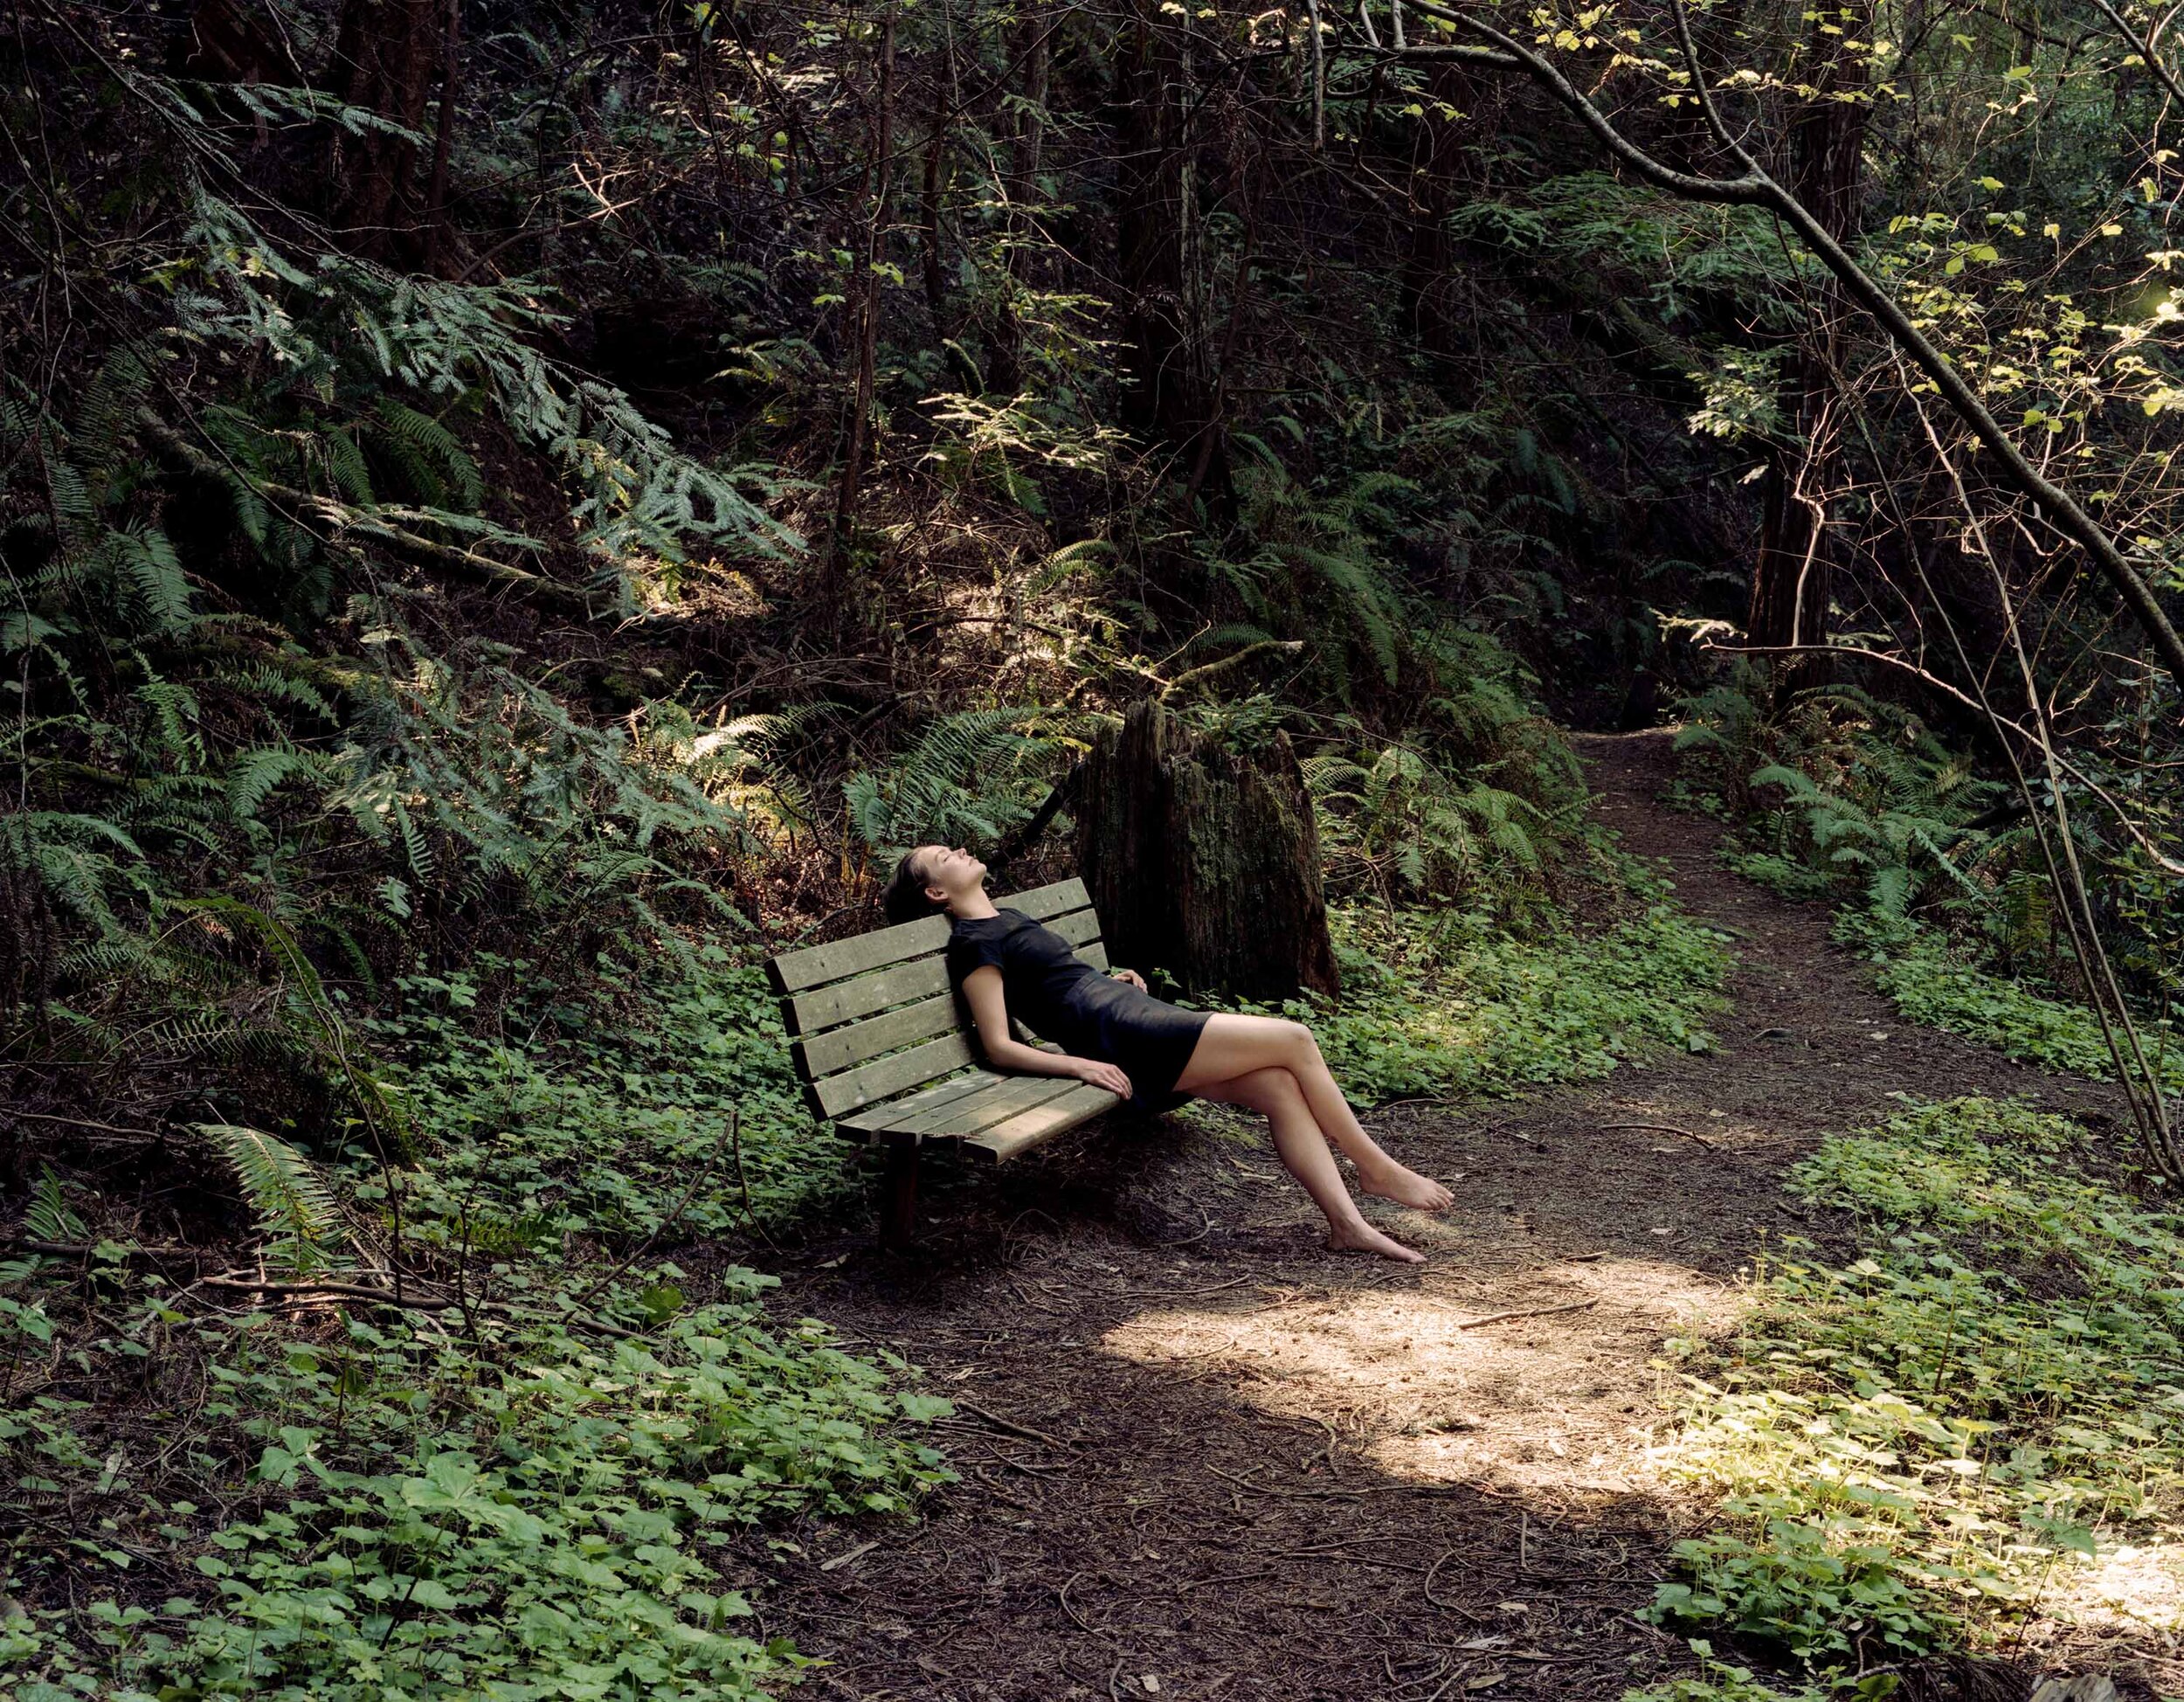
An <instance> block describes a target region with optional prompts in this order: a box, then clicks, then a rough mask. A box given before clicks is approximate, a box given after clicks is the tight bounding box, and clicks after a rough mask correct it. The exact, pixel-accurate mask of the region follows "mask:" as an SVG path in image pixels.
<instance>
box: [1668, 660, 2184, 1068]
mask: <svg viewBox="0 0 2184 1702" xmlns="http://www.w3.org/2000/svg"><path fill="white" fill-rule="evenodd" d="M1743 684H1744V686H1745V687H1752V688H1754V689H1756V687H1754V686H1753V682H1752V681H1751V680H1750V679H1746V680H1745V681H1744V682H1743ZM1686 708H1687V710H1688V712H1689V713H1690V720H1689V722H1688V723H1686V724H1685V726H1684V727H1683V729H1682V730H1681V731H1680V732H1679V733H1678V735H1677V738H1676V744H1677V748H1678V750H1679V751H1683V753H1684V754H1685V772H1684V773H1683V775H1682V776H1680V777H1679V778H1678V780H1677V781H1676V785H1675V786H1674V788H1673V795H1674V796H1676V798H1678V799H1680V800H1681V801H1683V802H1684V803H1686V804H1689V805H1690V806H1693V807H1696V808H1699V809H1702V810H1705V811H1707V812H1709V813H1713V814H1716V815H1717V816H1719V817H1722V818H1723V819H1724V820H1727V821H1728V822H1729V824H1730V827H1731V834H1730V836H1729V838H1728V840H1727V841H1725V842H1724V845H1723V847H1722V851H1721V856H1722V861H1724V864H1725V865H1726V866H1727V867H1728V868H1731V869H1732V870H1734V871H1735V872H1736V873H1738V875H1743V876H1744V877H1745V879H1747V880H1751V881H1754V882H1758V883H1759V884H1760V885H1762V886H1766V887H1768V888H1770V889H1773V890H1774V891H1776V892H1779V893H1780V894H1781V895H1782V896H1785V897H1787V898H1794V899H1800V900H1806V899H1828V900H1831V901H1833V902H1834V903H1835V904H1836V906H1837V913H1836V920H1835V930H1834V933H1835V940H1836V942H1837V943H1838V944H1842V945H1845V946H1848V947H1849V948H1851V949H1852V950H1854V951H1856V952H1857V953H1858V954H1859V955H1861V956H1862V957H1863V958H1866V959H1867V960H1868V961H1869V962H1870V963H1871V964H1872V965H1874V966H1875V972H1876V980H1877V982H1878V984H1879V986H1880V987H1881V989H1882V991H1883V993H1886V994H1887V995H1888V996H1889V998H1890V999H1891V1000H1893V1001H1894V1002H1895V1004H1896V1006H1897V1009H1898V1010H1900V1011H1901V1012H1902V1013H1903V1014H1904V1016H1905V1017H1907V1018H1909V1019H1910V1020H1911V1021H1918V1022H1925V1023H1930V1024H1932V1026H1934V1027H1939V1028H1945V1029H1947V1030H1949V1031H1950V1032H1952V1033H1954V1034H1962V1035H1964V1036H1966V1038H1968V1039H1971V1040H1976V1041H1981V1042H1983V1043H1985V1044H1987V1045H1990V1046H1993V1047H1994V1048H1997V1049H1998V1050H2000V1051H2001V1052H2003V1053H2005V1054H2007V1055H2008V1056H2010V1057H2013V1058H2017V1059H2020V1060H2022V1061H2024V1062H2028V1063H2035V1064H2038V1065H2039V1066H2041V1067H2042V1068H2043V1069H2052V1070H2056V1071H2059V1072H2062V1073H2065V1074H2070V1075H2079V1076H2091V1077H2094V1078H2096V1079H2110V1080H2112V1079H2114V1077H2115V1076H2116V1073H2117V1070H2116V1051H2115V1049H2111V1036H2112V1037H2113V1044H2114V1048H2119V1049H2121V1050H2122V1052H2123V1053H2124V1055H2125V1059H2126V1061H2127V1063H2129V1064H2130V1065H2131V1066H2132V1067H2133V1068H2135V1067H2136V1061H2137V1059H2138V1058H2139V1057H2143V1059H2144V1060H2145V1073H2146V1075H2147V1076H2150V1077H2151V1079H2153V1080H2155V1081H2158V1082H2160V1083H2163V1084H2165V1086H2166V1088H2167V1090H2168V1091H2171V1092H2174V1091H2175V1090H2176V1089H2177V1088H2178V1087H2179V1086H2180V1085H2184V1055H2180V1053H2179V1051H2178V1048H2177V1046H2176V1044H2175V1035H2174V1027H2173V1024H2172V1022H2171V1021H2170V1016H2169V1012H2170V1009H2171V1005H2172V1001H2173V999H2174V994H2175V993H2176V991H2177V988H2178V979H2177V973H2178V972H2177V964H2176V961H2175V959H2174V951H2173V945H2174V940H2173V937H2172V934H2171V932H2170V921H2169V919H2168V910H2167V907H2168V906H2169V905H2170V904H2172V903H2173V902H2174V901H2173V900H2172V899H2169V898H2167V897H2165V896H2163V891H2164V889H2163V887H2162V883H2161V882H2160V878H2159V874H2158V870H2156V869H2155V868H2153V865H2152V863H2151V862H2150V861H2149V859H2150V857H2151V855H2152V854H2153V853H2152V852H2151V850H2150V849H2149V845H2148V843H2147V842H2146V841H2143V840H2142V839H2141V838H2139V837H2137V836H2135V835H2134V833H2133V832H2132V828H2133V827H2134V824H2133V823H2132V821H2130V820H2127V819H2126V820H2107V821H2105V822H2104V821H2103V820H2101V818H2099V817H2098V815H2097V814H2095V813H2093V812H2091V811H2081V812H2080V813H2078V814H2077V816H2076V817H2075V818H2074V821H2075V827H2074V829H2073V832H2074V834H2075V839H2074V841H2073V848H2074V850H2075V851H2076V853H2077V856H2078V857H2079V858H2080V859H2081V860H2082V861H2083V863H2084V865H2085V866H2087V867H2090V868H2095V869H2097V870H2098V880H2097V882H2096V886H2097V888H2098V890H2100V891H2102V892H2104V893H2105V894H2107V895H2109V898H2108V900H2107V901H2106V903H2105V906H2104V907H2103V908H2104V909H2105V910H2106V911H2107V912H2108V920H2109V922H2110V923H2111V924H2112V926H2113V931H2112V933H2111V934H2110V935H2109V936H2107V937H2105V939H2103V940H2101V942H2100V943H2101V945H2102V952H2103V959H2102V960H2103V961H2105V962H2106V963H2109V964H2112V965H2113V966H2114V968H2115V971H2116V972H2117V975H2118V985H2119V986H2120V988H2121V990H2122V992H2123V993H2124V996H2125V1003H2124V1006H2123V1007H2122V1010H2121V1014H2120V1016H2118V1014H2113V1008H2112V1007H2111V1015H2110V1016H2109V1017H2108V1019H2107V1021H2104V1018H2103V1014H2102V1012H2101V1009H2100V1008H2099V1007H2098V1006H2097V1005H2096V1004H2095V1003H2094V1002H2091V1001H2090V1000H2089V998H2088V993H2089V990H2090V989H2091V986H2092V985H2093V979H2092V978H2094V977H2096V976H2098V974H2100V973H2101V972H2102V971H2101V967H2100V965H2099V964H2098V963H2091V962H2089V960H2088V958H2087V954H2086V951H2085V950H2084V946H2085V944H2086V943H2087V941H2088V940H2089V938H2091V937H2093V936H2091V935H2088V934H2085V933H2080V932H2077V931H2073V930H2072V928H2071V927H2070V925H2069V918H2068V917H2066V916H2065V915H2064V913H2063V906H2064V905H2065V903H2068V902H2069V901H2068V900H2067V899H2066V898H2065V897H2063V896H2059V893H2060V892H2061V891H2062V890H2063V889H2061V888H2059V887H2058V883H2057V880H2056V875H2057V872H2058V868H2062V869H2063V870H2066V871H2067V869H2068V868H2070V867H2071V865H2070V864H2068V863H2063V864H2060V865H2058V864H2057V862H2056V861H2055V860H2054V859H2053V857H2052V855H2051V852H2052V847H2051V846H2050V845H2048V844H2046V843H2043V841H2042V837H2041V834H2040V832H2039V830H2037V829H2036V828H2035V827H2033V826H2031V825H2029V823H2028V815H2029V812H2024V811H2019V810H2015V809H2013V808H2011V807H2010V806H2008V802H2007V799H2008V787H2007V786H2006V785H2004V784H2003V783H2002V782H2001V781H1999V780H1997V779H1994V778H1987V777H1985V776H1983V775H1982V774H1981V773H1980V771H1979V768H1978V766H1977V765H1975V764H1974V763H1973V761H1972V760H1971V759H1970V758H1968V757H1966V755H1964V754H1963V753H1961V752H1959V751H1954V750H1952V749H1951V748H1950V747H1949V746H1948V745H1947V744H1945V743H1944V741H1943V740H1942V739H1941V738H1940V737H1939V735H1938V734H1937V733H1936V732H1935V731H1934V730H1933V729H1932V727H1931V726H1930V725H1928V724H1927V723H1925V722H1924V721H1922V720H1921V719H1920V718H1919V717H1918V716H1916V715H1914V714H1912V713H1911V712H1910V711H1908V710H1906V709H1903V708H1902V707H1900V706H1896V705H1891V704H1889V703H1886V702H1882V701H1881V700H1879V699H1877V698H1876V697H1874V696H1873V695H1871V694H1870V693H1869V692H1866V691H1863V690H1860V689H1857V688H1852V687H1849V686H1823V687H1816V688H1808V689H1807V690H1805V691H1803V692H1800V693H1798V694H1795V695H1792V696H1791V697H1790V698H1788V699H1787V701H1786V702H1784V703H1783V704H1782V705H1780V706H1779V707H1778V708H1776V709H1772V710H1769V709H1762V707H1761V705H1760V704H1759V702H1756V701H1755V700H1754V698H1753V696H1752V695H1751V694H1750V692H1749V691H1747V690H1745V689H1741V688H1738V687H1731V686H1723V687H1718V688H1715V689H1714V690H1712V691H1711V692H1708V693H1706V694H1704V695H1701V696H1699V697H1697V698H1695V699H1693V700H1691V701H1690V702H1689V703H1688V704H1687V705H1686ZM2094 914H2095V915H2096V917H2097V919H2098V916H2099V914H2100V912H2099V911H2096V912H2094ZM2125 1020H2127V1021H2128V1024H2129V1027H2130V1029H2135V1030H2136V1031H2137V1040H2136V1047H2137V1050H2136V1052H2135V1053H2134V1051H2133V1041H2132V1034H2131V1033H2130V1032H2129V1031H2128V1030H2127V1029H2126V1027H2125Z"/></svg>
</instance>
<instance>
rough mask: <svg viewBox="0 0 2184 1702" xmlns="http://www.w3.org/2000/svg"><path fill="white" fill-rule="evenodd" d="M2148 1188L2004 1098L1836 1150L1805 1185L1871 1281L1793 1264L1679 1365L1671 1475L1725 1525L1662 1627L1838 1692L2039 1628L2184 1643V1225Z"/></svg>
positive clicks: (2063, 1129) (1848, 1271)
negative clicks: (1720, 1345) (1755, 1654)
mask: <svg viewBox="0 0 2184 1702" xmlns="http://www.w3.org/2000/svg"><path fill="white" fill-rule="evenodd" d="M2131 1184H2132V1174H2131V1173H2129V1172H2128V1171H2126V1170H2124V1169H2122V1168H2120V1167H2119V1166H2118V1165H2117V1164H2116V1163H2115V1162H2114V1160H2113V1159H2112V1158H2111V1156H2110V1155H2109V1154H2107V1153H2106V1152H2105V1151H2104V1150H2103V1149H2101V1148H2100V1147H2099V1146H2098V1145H2097V1144H2096V1143H2095V1141H2094V1140H2093V1138H2091V1136H2090V1135H2088V1133H2087V1132H2086V1131H2084V1129H2082V1128H2080V1127H2079V1126H2078V1125H2077V1124H2074V1123H2071V1122H2070V1121H2068V1120H2067V1119H2064V1118H2061V1117H2053V1116H2048V1115H2043V1114H2040V1113H2037V1112H2035V1111H2032V1110H2028V1109H2026V1108H2025V1107H2023V1106H2022V1105H2018V1104H2009V1103H2003V1102H1998V1101H1994V1100H1987V1099H1958V1100H1952V1101H1948V1102H1946V1103H1942V1104H1930V1105H1920V1106H1917V1107H1914V1108H1911V1109H1909V1110H1906V1111H1905V1112H1904V1113H1903V1114H1902V1115H1900V1116H1898V1117H1892V1118H1890V1119H1889V1120H1888V1121H1887V1122H1886V1123H1884V1124H1882V1125H1881V1126H1879V1127H1878V1128H1875V1129H1870V1130H1867V1131H1863V1132H1861V1133H1858V1134H1856V1135H1847V1136H1842V1137H1837V1138H1831V1139H1829V1140H1828V1141H1827V1142H1826V1143H1824V1144H1823V1145H1822V1146H1821V1149H1820V1150H1819V1151H1818V1152H1816V1153H1814V1156H1813V1157H1812V1158H1811V1159H1808V1160H1807V1161H1806V1162H1805V1163H1804V1164H1802V1165H1801V1166H1799V1167H1798V1168H1797V1169H1796V1170H1795V1171H1794V1172H1793V1173H1792V1177H1791V1187H1792V1189H1793V1191H1794V1193H1797V1194H1799V1195H1800V1196H1801V1197H1802V1198H1803V1199H1805V1200H1807V1201H1809V1202H1810V1203H1811V1204H1812V1205H1814V1206H1817V1207H1830V1208H1834V1209H1837V1210H1841V1211H1844V1212H1848V1213H1850V1214H1853V1216H1854V1219H1855V1222H1856V1231H1857V1240H1858V1244H1859V1249H1860V1253H1861V1256H1859V1257H1857V1258H1856V1259H1854V1260H1850V1261H1849V1262H1847V1263H1835V1262H1833V1261H1830V1260H1828V1259H1827V1258H1824V1257H1822V1256H1821V1254H1820V1252H1819V1250H1818V1249H1817V1248H1815V1247H1814V1245H1813V1244H1812V1243H1810V1242H1806V1241H1803V1240H1800V1239H1790V1240H1787V1241H1786V1242H1785V1243H1784V1244H1783V1246H1782V1249H1781V1252H1780V1256H1779V1257H1777V1258H1775V1259H1773V1260H1771V1261H1769V1262H1767V1263H1764V1264H1763V1265H1762V1266H1760V1268H1759V1269H1758V1270H1757V1271H1756V1272H1755V1274H1754V1277H1753V1279H1752V1280H1753V1299H1754V1302H1755V1304H1754V1307H1753V1310H1752V1313H1751V1314H1750V1317H1749V1318H1748V1320H1747V1322H1746V1323H1745V1326H1744V1327H1743V1329H1742V1330H1741V1331H1740V1332H1739V1333H1738V1336H1737V1337H1736V1338H1735V1339H1734V1340H1733V1341H1732V1342H1731V1344H1730V1345H1729V1346H1728V1347H1727V1348H1726V1349H1725V1350H1704V1349H1700V1348H1698V1347H1697V1346H1695V1345H1692V1344H1685V1345H1684V1346H1683V1368H1684V1373H1685V1375H1686V1377H1687V1379H1688V1389H1689V1393H1688V1396H1687V1401H1686V1405H1685V1408H1684V1412H1683V1422H1682V1425H1681V1428H1680V1429H1679V1431H1678V1433H1677V1434H1676V1436H1675V1437H1674V1439H1673V1440H1672V1441H1671V1442H1670V1443H1669V1444H1667V1446H1666V1447H1665V1449H1663V1450H1662V1456H1661V1457H1662V1462H1663V1463H1664V1464H1665V1466H1666V1468H1667V1469H1668V1470H1669V1472H1670V1473H1671V1474H1672V1475H1673V1476H1675V1477H1680V1478H1682V1479H1683V1480H1685V1481H1688V1482H1690V1483H1693V1484H1701V1485H1704V1486H1705V1487H1707V1488H1709V1489H1712V1490H1715V1491H1719V1492H1720V1493H1722V1494H1723V1495H1724V1503H1723V1507H1724V1514H1725V1516H1726V1519H1727V1523H1726V1524H1725V1525H1724V1527H1723V1528H1722V1529H1720V1530H1718V1531H1717V1532H1712V1533H1711V1534H1708V1535H1704V1536H1702V1537H1698V1538H1696V1539H1690V1540H1688V1541H1686V1542H1684V1543H1683V1544H1681V1545H1679V1546H1678V1548H1677V1550H1676V1553H1677V1557H1678V1560H1679V1561H1680V1562H1681V1567H1682V1572H1683V1575H1682V1577H1681V1578H1680V1579H1679V1580H1678V1581H1675V1582H1672V1583H1670V1584H1668V1585H1665V1586H1663V1587H1662V1590H1661V1591H1660V1594H1659V1595H1658V1598H1657V1600H1656V1602H1655V1613H1656V1615H1657V1616H1659V1617H1661V1618H1662V1619H1663V1620H1664V1621H1666V1622H1672V1623H1676V1624H1680V1625H1683V1626H1687V1627H1690V1628H1694V1629H1696V1628H1715V1627H1718V1628H1724V1629H1733V1630H1734V1631H1736V1632H1738V1633H1741V1634H1744V1635H1745V1636H1747V1637H1749V1638H1752V1639H1755V1640H1757V1641H1758V1642H1759V1643H1761V1644H1763V1645H1766V1646H1771V1647H1772V1648H1773V1649H1774V1650H1777V1651H1779V1652H1780V1653H1782V1654H1784V1655H1787V1657H1791V1658H1793V1659H1794V1660H1796V1661H1798V1662H1800V1663H1803V1664H1806V1665H1807V1666H1808V1667H1810V1668H1811V1669H1813V1670H1814V1671H1815V1672H1816V1673H1817V1674H1818V1675H1819V1677H1820V1679H1821V1682H1824V1683H1826V1684H1828V1685H1831V1686H1840V1685H1848V1684H1849V1683H1850V1682H1851V1681H1852V1679H1853V1678H1855V1676H1856V1672H1857V1671H1858V1670H1859V1669H1861V1668H1865V1667H1871V1666H1877V1665H1885V1664H1890V1663H1892V1662H1894V1661H1897V1660H1899V1659H1901V1658H1903V1657H1907V1656H1911V1655H1916V1654H1918V1653H1922V1652H1925V1651H1928V1650H1934V1649H1938V1648H1946V1647H1951V1646H1958V1645H1963V1644H1972V1645H1979V1644H1982V1643H1990V1642H1992V1641H1993V1640H1994V1639H1995V1638H1996V1637H1998V1636H2000V1635H2001V1634H2002V1633H2003V1632H2005V1631H2006V1630H2008V1629H2010V1628H2012V1627H2015V1626H2019V1625H2022V1624H2024V1623H2025V1622H2027V1621H2028V1619H2030V1618H2031V1617H2032V1616H2034V1615H2035V1613H2037V1614H2038V1615H2039V1616H2042V1617H2043V1618H2046V1619H2049V1620H2059V1621H2063V1622H2071V1621H2106V1622H2123V1623H2134V1622H2136V1623H2146V1622H2153V1623H2159V1624H2161V1625H2162V1626H2163V1628H2164V1629H2174V1601H2175V1600H2176V1599H2177V1596H2178V1594H2179V1593H2180V1592H2179V1591H2178V1589H2177V1588H2176V1587H2177V1586H2178V1585H2179V1584H2184V1571H2180V1570H2179V1568H2178V1564H2177V1556H2178V1553H2179V1550H2178V1547H2177V1544H2178V1541H2179V1539H2180V1536H2184V1353H2180V1350H2179V1347H2178V1326H2179V1325H2180V1323H2184V1286H2180V1284H2179V1283H2178V1279H2177V1271H2178V1270H2180V1268H2184V1223H2180V1221H2179V1219H2178V1217H2177V1216H2176V1214H2174V1212H2170V1211H2165V1210H2161V1209H2159V1208H2157V1207H2152V1206H2149V1205H2148V1204H2146V1202H2145V1201H2144V1200H2142V1199H2141V1198H2140V1197H2139V1195H2138V1194H2137V1193H2135V1192H2134V1191H2133V1190H2132V1186H2131ZM2149 1573H2151V1574H2168V1576H2169V1588H2168V1589H2167V1592H2166V1599H2167V1602H2168V1603H2169V1605H2168V1606H2167V1608H2163V1607H2160V1606H2159V1605H2158V1603H2159V1602H2160V1599H2161V1593H2153V1594H2149V1593H2148V1592H2147V1591H2146V1589H2145V1588H2144V1583H2145V1581H2146V1575H2147V1574H2149ZM1737 1682H1738V1683H1741V1682H1742V1681H1741V1680H1738V1681H1737ZM1691 1693H1692V1694H1694V1695H1697V1694H1699V1693H1700V1692H1691ZM1708 1693H1712V1694H1719V1695H1724V1696H1726V1695H1732V1694H1740V1693H1743V1692H1738V1690H1737V1689H1736V1688H1735V1687H1734V1685H1733V1684H1732V1685H1729V1686H1728V1687H1726V1688H1724V1689H1722V1690H1720V1691H1718V1692H1708Z"/></svg>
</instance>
